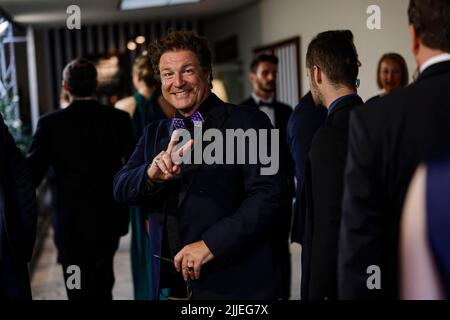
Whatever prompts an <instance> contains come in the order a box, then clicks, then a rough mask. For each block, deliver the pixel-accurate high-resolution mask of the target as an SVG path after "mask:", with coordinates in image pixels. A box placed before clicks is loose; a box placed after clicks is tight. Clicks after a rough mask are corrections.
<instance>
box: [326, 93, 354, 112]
mask: <svg viewBox="0 0 450 320" xmlns="http://www.w3.org/2000/svg"><path fill="white" fill-rule="evenodd" d="M356 96H358V94H357V93H350V94H347V95H345V96H342V97H339V98H337V99H336V100H334V101H333V102H332V103H331V104H330V106H329V108H328V115H330V114H331V112H333V110H334V109H335V108H336V106H337V105H338V104H339V103H341V102H342V101H344V100H346V99H349V98H352V97H356Z"/></svg>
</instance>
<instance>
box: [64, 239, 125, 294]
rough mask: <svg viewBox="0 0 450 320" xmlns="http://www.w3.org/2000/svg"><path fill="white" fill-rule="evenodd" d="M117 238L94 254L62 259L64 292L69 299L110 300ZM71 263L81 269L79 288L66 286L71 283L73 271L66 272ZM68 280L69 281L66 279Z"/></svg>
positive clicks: (117, 243) (65, 256)
mask: <svg viewBox="0 0 450 320" xmlns="http://www.w3.org/2000/svg"><path fill="white" fill-rule="evenodd" d="M118 245H119V239H117V241H114V242H111V243H110V244H109V246H106V247H104V248H103V250H102V252H99V253H98V254H96V255H95V256H90V255H86V256H83V255H82V254H77V255H73V256H69V257H67V255H64V258H63V259H62V268H63V274H64V281H65V284H66V292H67V297H68V298H69V300H112V298H113V297H112V289H113V286H114V280H115V279H114V268H113V262H114V261H113V260H114V254H115V252H116V250H117V248H118ZM71 265H75V266H79V267H80V271H81V279H80V280H81V281H80V282H81V288H80V289H77V288H72V289H71V288H68V286H67V284H68V283H69V284H73V283H74V280H73V276H74V274H75V273H74V272H73V271H72V272H69V273H68V272H67V270H68V267H69V266H71ZM68 280H69V281H68Z"/></svg>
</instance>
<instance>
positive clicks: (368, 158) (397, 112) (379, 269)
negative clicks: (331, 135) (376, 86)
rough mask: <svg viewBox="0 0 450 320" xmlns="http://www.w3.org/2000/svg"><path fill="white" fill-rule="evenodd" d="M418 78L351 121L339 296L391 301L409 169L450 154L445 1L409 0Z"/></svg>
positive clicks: (448, 3)
mask: <svg viewBox="0 0 450 320" xmlns="http://www.w3.org/2000/svg"><path fill="white" fill-rule="evenodd" d="M408 16H409V23H410V26H409V31H410V34H411V39H412V52H413V54H414V56H415V59H416V62H417V66H418V67H419V70H420V75H419V77H418V79H417V82H415V83H414V84H412V85H410V86H409V87H406V88H403V89H399V90H398V91H396V92H394V93H392V94H390V95H388V96H386V97H383V98H381V99H378V100H375V101H373V102H371V103H368V104H366V105H364V106H363V107H361V108H358V110H355V112H353V114H352V117H351V120H350V134H349V137H350V138H349V153H348V160H347V168H346V175H345V192H344V200H343V213H342V214H343V216H342V222H341V232H340V241H339V263H338V267H339V269H338V277H339V297H340V298H342V299H372V298H373V299H396V298H398V296H399V283H398V267H399V266H398V246H399V244H398V238H399V221H400V217H401V212H402V206H403V202H404V198H405V194H406V191H407V188H408V185H409V183H410V180H411V177H412V175H413V173H414V170H415V168H416V167H417V165H418V164H419V162H421V161H422V160H426V159H428V158H429V157H432V156H433V155H434V154H436V153H439V152H445V151H447V150H448V149H449V148H450V145H449V141H448V137H450V96H449V94H448V84H449V83H450V54H449V52H450V24H449V23H448V22H449V21H450V0H412V1H410V4H409V9H408Z"/></svg>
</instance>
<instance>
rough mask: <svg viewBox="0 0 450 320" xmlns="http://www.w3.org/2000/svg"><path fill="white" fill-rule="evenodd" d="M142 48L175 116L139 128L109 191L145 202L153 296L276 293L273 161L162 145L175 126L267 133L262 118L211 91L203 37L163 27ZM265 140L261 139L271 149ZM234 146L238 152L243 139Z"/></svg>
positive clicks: (277, 187) (281, 218) (277, 188)
mask: <svg viewBox="0 0 450 320" xmlns="http://www.w3.org/2000/svg"><path fill="white" fill-rule="evenodd" d="M149 52H151V53H152V55H153V57H152V64H153V68H154V70H155V74H156V75H157V76H158V77H159V78H160V80H161V83H162V93H163V95H164V98H165V99H166V100H167V101H169V102H170V103H171V105H173V106H174V107H175V108H176V109H177V115H176V118H175V119H174V120H164V121H161V122H159V123H153V124H150V125H149V126H148V127H147V129H146V131H145V133H144V135H143V137H142V138H141V140H140V141H139V143H138V145H137V147H136V150H135V151H134V153H133V156H132V157H131V159H130V161H129V162H128V163H127V164H126V166H125V167H124V168H123V169H122V170H121V171H120V172H119V173H118V174H117V175H116V178H115V182H114V194H115V198H116V199H117V200H118V201H120V202H121V203H126V204H141V205H143V206H145V207H146V208H147V209H148V210H149V211H150V221H151V222H150V228H151V230H150V235H151V237H152V246H153V248H154V252H155V255H154V259H153V279H154V282H153V283H154V288H153V298H154V299H159V298H169V299H172V298H178V299H180V298H193V299H279V298H281V296H282V291H281V290H282V287H281V284H280V283H281V279H282V269H281V267H282V256H281V252H279V250H278V247H279V243H280V242H281V241H282V240H284V234H283V233H282V228H283V227H284V226H285V224H286V220H288V219H289V217H288V215H287V213H286V212H285V211H283V210H281V207H282V194H283V192H285V190H286V186H285V180H284V179H283V178H282V177H283V172H282V170H283V169H282V168H280V170H277V172H274V173H273V174H270V175H264V174H262V173H261V169H263V165H262V164H261V163H260V162H258V163H256V164H250V163H248V161H245V163H236V162H234V164H231V163H229V162H228V161H227V164H225V163H223V162H220V161H219V162H214V163H212V164H206V163H203V164H200V163H197V162H194V163H193V164H189V163H186V162H182V163H180V162H178V161H177V159H176V158H177V157H178V156H179V154H178V152H181V153H182V154H183V155H184V156H186V155H189V154H191V153H189V152H188V150H189V148H191V146H192V141H190V142H187V143H186V144H185V145H184V146H183V147H182V148H181V149H180V150H179V151H177V152H172V151H173V150H174V148H175V147H174V146H175V145H176V144H177V141H178V139H177V134H178V133H179V132H181V131H182V132H186V131H188V132H192V131H194V134H195V130H197V131H198V130H200V131H202V132H204V133H205V134H206V133H207V132H212V131H214V132H216V133H217V132H218V133H219V134H220V135H222V136H223V137H225V132H230V131H235V130H238V129H241V130H244V131H247V130H249V129H250V130H256V132H259V131H258V130H262V131H266V132H269V131H270V130H271V129H272V126H271V124H270V121H269V119H268V118H267V116H266V115H265V114H264V113H262V112H260V111H258V110H256V109H254V108H249V107H239V106H235V105H231V104H226V103H224V102H222V101H221V100H220V99H219V98H217V96H215V95H214V94H213V93H211V87H212V86H211V81H212V68H211V52H210V50H209V48H208V43H207V40H206V39H205V38H203V37H199V36H198V35H196V34H195V33H193V32H181V31H180V32H171V33H169V34H168V35H166V36H165V37H163V38H162V39H160V40H158V41H155V42H154V43H153V44H152V45H151V46H150V48H149ZM176 129H178V130H176ZM211 130H212V131H211ZM195 139H196V138H195V136H194V140H195ZM269 141H271V140H269ZM241 142H242V141H241ZM260 143H261V141H260ZM275 144H276V142H274V144H272V143H271V142H267V143H265V144H262V147H263V148H266V147H267V149H268V150H272V148H274V149H273V150H274V152H275V149H276V145H275ZM244 145H245V151H246V154H247V155H248V152H249V151H250V149H251V148H250V146H249V143H245V142H244ZM208 146H210V144H207V145H206V146H205V149H206V148H207V147H208ZM193 148H194V150H193V152H192V153H195V152H196V149H197V148H199V150H200V151H202V150H205V149H202V146H201V145H198V144H197V143H195V144H194V146H193ZM218 148H219V150H221V149H220V148H221V147H220V146H219V147H218ZM226 149H227V150H223V154H224V155H225V156H226V155H229V153H227V152H228V151H229V150H228V148H226ZM239 149H240V148H239ZM235 151H236V148H235ZM218 152H219V151H218ZM219 153H221V152H219ZM202 154H203V153H202ZM234 155H236V154H234ZM180 273H181V274H180ZM167 289H169V290H167ZM191 290H192V292H191Z"/></svg>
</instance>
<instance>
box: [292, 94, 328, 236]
mask: <svg viewBox="0 0 450 320" xmlns="http://www.w3.org/2000/svg"><path fill="white" fill-rule="evenodd" d="M327 112H328V111H327V108H325V107H324V106H320V107H317V106H315V105H314V101H313V98H312V95H311V92H308V93H307V94H306V95H305V96H304V97H303V98H302V99H301V100H300V102H299V104H298V105H297V106H296V107H295V109H294V112H293V113H292V115H291V117H290V118H289V122H288V128H287V140H288V146H289V150H290V152H291V156H292V159H293V160H294V163H295V178H296V180H297V187H296V190H295V206H294V213H293V219H292V233H291V240H292V241H293V242H297V243H302V241H301V238H302V234H301V233H302V232H301V231H302V229H303V224H304V222H303V221H302V218H303V217H304V216H305V215H304V214H301V213H300V208H301V206H300V195H301V189H302V185H303V177H304V170H305V163H306V158H307V155H308V152H309V148H310V147H311V142H312V140H313V137H314V135H315V134H316V131H317V130H318V129H319V128H320V127H321V126H322V125H323V124H324V123H325V119H326V117H327Z"/></svg>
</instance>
